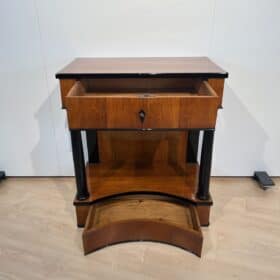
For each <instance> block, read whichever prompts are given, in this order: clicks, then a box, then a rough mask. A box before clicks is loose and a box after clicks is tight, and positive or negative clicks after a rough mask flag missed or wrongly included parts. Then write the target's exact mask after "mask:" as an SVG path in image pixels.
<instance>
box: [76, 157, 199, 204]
mask: <svg viewBox="0 0 280 280" xmlns="http://www.w3.org/2000/svg"><path fill="white" fill-rule="evenodd" d="M198 172H199V165H198V164H185V163H184V164H178V163H168V164H167V163H166V164H162V163H152V164H148V163H131V162H125V161H123V162H121V161H120V162H114V163H106V164H104V163H98V164H88V165H87V168H86V173H87V184H88V189H89V193H90V197H89V199H87V200H84V201H76V203H77V204H88V203H89V202H93V201H95V200H98V199H101V198H105V197H109V196H113V195H116V194H123V193H133V192H141V191H142V192H154V193H162V194H169V195H173V196H177V197H180V198H186V199H189V200H192V201H197V199H196V197H195V194H196V189H197V184H198Z"/></svg>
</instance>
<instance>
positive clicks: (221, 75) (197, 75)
mask: <svg viewBox="0 0 280 280" xmlns="http://www.w3.org/2000/svg"><path fill="white" fill-rule="evenodd" d="M55 77H56V79H88V78H89V79H90V78H99V79H100V78H101V79H103V78H104V79H108V78H202V79H208V78H217V79H218V78H221V79H226V78H228V73H227V72H225V73H174V74H171V73H160V74H149V73H143V74H141V73H135V74H131V73H119V74H107V73H98V74H97V73H67V74H66V73H56V74H55Z"/></svg>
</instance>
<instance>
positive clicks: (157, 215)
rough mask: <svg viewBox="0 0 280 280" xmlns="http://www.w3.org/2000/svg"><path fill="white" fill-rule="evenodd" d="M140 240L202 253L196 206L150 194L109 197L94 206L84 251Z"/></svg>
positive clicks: (85, 230)
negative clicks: (169, 200)
mask: <svg viewBox="0 0 280 280" xmlns="http://www.w3.org/2000/svg"><path fill="white" fill-rule="evenodd" d="M138 240H142V241H144V240H150V241H158V242H163V243H168V244H172V245H176V246H179V247H182V248H184V249H186V250H189V251H191V252H193V253H194V254H196V255H198V256H200V255H201V249H202V240H203V237H202V233H201V231H200V224H199V220H198V216H197V213H196V210H195V208H194V207H193V206H191V205H184V206H183V205H177V204H175V203H171V202H168V201H161V200H157V199H152V198H149V197H146V198H145V199H143V200H141V199H138V198H134V199H133V198H131V197H130V198H129V199H125V198H123V199H114V200H109V201H108V200H107V201H106V202H100V203H97V204H95V205H93V206H91V209H90V212H89V215H88V217H87V222H86V226H85V229H84V232H83V244H84V252H85V254H88V253H90V252H92V251H95V250H97V249H100V248H102V247H104V246H108V245H112V244H116V243H120V242H125V241H138Z"/></svg>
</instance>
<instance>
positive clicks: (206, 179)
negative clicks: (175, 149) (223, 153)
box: [197, 129, 215, 200]
mask: <svg viewBox="0 0 280 280" xmlns="http://www.w3.org/2000/svg"><path fill="white" fill-rule="evenodd" d="M214 131H215V130H214V129H212V130H205V131H204V133H203V143H202V151H201V158H200V169H199V183H198V192H197V197H198V198H199V199H201V200H207V199H209V183H210V173H211V162H212V151H213V140H214Z"/></svg>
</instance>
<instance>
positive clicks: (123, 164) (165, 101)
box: [56, 57, 228, 256]
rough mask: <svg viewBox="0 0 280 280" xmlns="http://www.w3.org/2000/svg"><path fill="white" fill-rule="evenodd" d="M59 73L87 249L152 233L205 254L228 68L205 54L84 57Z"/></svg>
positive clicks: (149, 237)
mask: <svg viewBox="0 0 280 280" xmlns="http://www.w3.org/2000/svg"><path fill="white" fill-rule="evenodd" d="M56 77H57V78H58V79H59V80H60V87H61V98H62V105H63V108H65V109H66V110H67V116H68V124H69V128H70V133H71V140H72V150H73V158H74V167H75V176H76V184H77V195H76V197H75V200H74V206H75V208H76V214H77V224H78V226H79V227H85V228H84V233H83V244H84V252H85V254H87V253H89V252H92V251H95V250H97V249H100V248H102V247H104V246H107V245H110V244H115V243H119V242H125V241H136V240H150V241H159V242H164V243H168V244H173V245H176V246H179V247H182V248H184V249H187V250H189V251H191V252H193V253H195V254H196V255H198V256H200V255H201V249H202V241H203V237H202V233H201V230H200V226H207V225H208V224H209V213H210V206H211V205H212V199H211V196H210V194H209V179H210V169H211V157H212V146H213V137H214V131H215V124H216V116H217V110H218V109H219V108H220V107H221V104H222V97H223V87H224V79H225V78H227V77H228V74H227V73H226V72H225V71H224V70H222V69H221V68H220V67H218V66H217V65H215V64H214V63H213V62H211V61H210V60H209V59H208V58H206V57H193V58H78V59H75V60H74V61H73V62H72V63H70V64H69V65H68V66H66V67H65V68H64V69H63V70H61V71H60V72H58V73H57V74H56ZM81 131H85V135H86V142H87V154H86V155H87V158H88V160H87V164H85V155H84V151H83V144H82V137H81ZM200 132H203V138H202V149H201V157H200V164H199V161H198V144H199V134H200Z"/></svg>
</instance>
